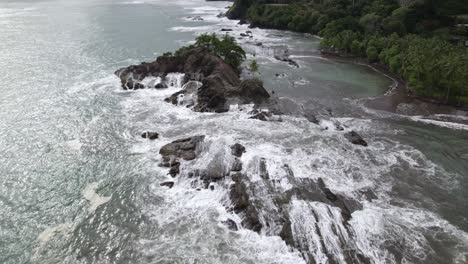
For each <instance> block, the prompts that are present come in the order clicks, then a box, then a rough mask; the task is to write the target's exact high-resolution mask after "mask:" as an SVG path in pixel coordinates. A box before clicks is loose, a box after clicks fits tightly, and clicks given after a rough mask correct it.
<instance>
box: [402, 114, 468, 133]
mask: <svg viewBox="0 0 468 264" xmlns="http://www.w3.org/2000/svg"><path fill="white" fill-rule="evenodd" d="M409 118H410V119H411V120H413V121H416V122H420V123H425V124H431V125H435V126H439V127H446V128H450V129H456V130H468V125H466V124H460V123H454V122H448V121H441V120H434V119H430V118H428V117H424V116H412V117H409Z"/></svg>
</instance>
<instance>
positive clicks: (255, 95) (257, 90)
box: [228, 79, 270, 103]
mask: <svg viewBox="0 0 468 264" xmlns="http://www.w3.org/2000/svg"><path fill="white" fill-rule="evenodd" d="M228 95H229V96H231V97H238V98H242V99H243V103H250V102H254V103H262V102H265V101H266V100H268V99H269V98H270V94H269V93H268V92H267V91H266V90H265V88H264V87H263V82H262V81H260V80H259V79H248V80H244V81H242V82H241V84H240V85H239V86H238V87H236V88H234V89H232V90H230V91H229V92H228Z"/></svg>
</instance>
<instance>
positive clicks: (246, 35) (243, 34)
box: [240, 33, 249, 38]
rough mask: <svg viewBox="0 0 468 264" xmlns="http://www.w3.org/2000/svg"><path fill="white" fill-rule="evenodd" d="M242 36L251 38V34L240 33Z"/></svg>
mask: <svg viewBox="0 0 468 264" xmlns="http://www.w3.org/2000/svg"><path fill="white" fill-rule="evenodd" d="M240 36H241V37H244V38H245V37H248V36H249V34H245V33H240Z"/></svg>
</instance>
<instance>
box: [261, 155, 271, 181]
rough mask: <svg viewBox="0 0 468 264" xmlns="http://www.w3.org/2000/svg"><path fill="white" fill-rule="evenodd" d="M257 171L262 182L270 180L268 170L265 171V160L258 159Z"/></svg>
mask: <svg viewBox="0 0 468 264" xmlns="http://www.w3.org/2000/svg"><path fill="white" fill-rule="evenodd" d="M259 171H260V177H261V178H262V179H264V180H268V179H270V175H269V174H268V170H267V165H266V160H265V159H264V158H261V159H260V164H259Z"/></svg>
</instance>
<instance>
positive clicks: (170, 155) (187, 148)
mask: <svg viewBox="0 0 468 264" xmlns="http://www.w3.org/2000/svg"><path fill="white" fill-rule="evenodd" d="M204 139H205V136H193V137H190V138H183V139H179V140H176V141H173V142H172V143H169V144H167V145H165V146H163V147H162V148H161V149H160V150H159V154H161V156H162V158H163V161H162V162H161V163H160V164H159V166H160V167H166V168H169V175H171V176H172V177H175V176H177V175H178V174H179V172H180V159H182V160H185V161H190V160H193V159H195V158H196V156H197V147H198V145H199V144H200V143H201V142H203V140H204ZM172 186H173V184H172V185H171V186H170V187H172Z"/></svg>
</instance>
